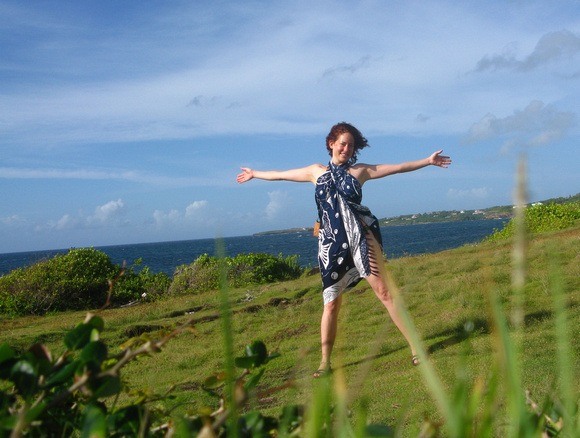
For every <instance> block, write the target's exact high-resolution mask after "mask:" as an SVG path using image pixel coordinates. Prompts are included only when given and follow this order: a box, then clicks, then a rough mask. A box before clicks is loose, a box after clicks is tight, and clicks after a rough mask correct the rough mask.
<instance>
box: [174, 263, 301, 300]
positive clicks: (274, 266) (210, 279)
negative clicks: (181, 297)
mask: <svg viewBox="0 0 580 438" xmlns="http://www.w3.org/2000/svg"><path fill="white" fill-rule="evenodd" d="M222 269H225V271H226V277H227V280H228V284H229V285H230V286H232V287H242V286H246V285H250V284H265V283H273V282H275V281H286V280H292V279H295V278H298V277H299V276H300V275H301V274H302V268H301V267H300V265H299V264H298V256H289V257H283V256H281V255H279V256H277V257H276V256H273V255H270V254H263V253H251V254H239V255H237V256H235V257H225V258H223V259H222V262H221V263H220V259H218V258H217V257H212V256H209V255H208V254H203V255H201V256H199V257H198V258H197V259H196V260H195V261H194V262H193V263H191V264H190V265H182V266H179V267H178V268H177V269H176V270H175V274H174V276H173V282H172V283H171V286H170V288H169V291H170V292H171V293H178V294H181V293H191V292H201V291H205V290H214V289H217V288H218V287H219V280H220V272H221V270H222Z"/></svg>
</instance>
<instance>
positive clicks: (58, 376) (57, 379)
mask: <svg viewBox="0 0 580 438" xmlns="http://www.w3.org/2000/svg"><path fill="white" fill-rule="evenodd" d="M80 365H81V362H80V361H78V360H75V361H74V362H71V363H69V364H66V365H65V366H64V367H62V368H61V369H59V370H58V371H57V372H56V373H54V374H53V375H51V376H50V377H49V378H48V379H47V380H46V385H47V386H53V385H58V384H59V383H63V382H67V381H69V380H70V379H72V377H73V376H74V374H75V371H76V370H77V368H78V367H79V366H80Z"/></svg>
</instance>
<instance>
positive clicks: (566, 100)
mask: <svg viewBox="0 0 580 438" xmlns="http://www.w3.org/2000/svg"><path fill="white" fill-rule="evenodd" d="M0 54H1V56H0V196H1V200H2V202H0V253H4V252H17V251H28V250H40V249H57V248H69V247H82V246H101V245H114V244H125V243H140V242H157V241H171V240H184V239H197V238H206V237H225V236H238V235H247V234H251V233H254V232H259V231H265V230H275V229H284V228H288V227H302V226H310V225H311V224H312V222H313V221H314V219H315V217H316V209H315V206H314V200H313V198H314V195H313V187H312V186H311V185H310V184H297V183H287V182H264V181H252V182H250V183H248V184H244V185H237V184H236V182H235V176H236V174H237V173H238V171H239V168H240V166H249V167H254V168H256V169H263V170H266V169H287V168H293V167H301V166H305V165H308V164H312V163H314V162H321V163H325V162H327V160H328V158H329V157H328V155H327V153H326V150H325V145H324V138H325V137H326V134H327V133H328V130H329V128H330V127H331V126H332V125H333V124H334V123H336V122H339V121H348V122H350V123H353V124H354V125H356V126H357V127H358V128H359V129H360V130H361V131H362V132H363V134H364V135H365V136H366V137H367V138H368V140H369V143H370V145H371V147H370V148H368V149H365V150H364V151H363V152H362V153H361V156H360V159H359V161H360V162H367V163H396V162H401V161H407V160H413V159H418V158H423V157H426V156H428V155H429V154H430V153H431V152H433V151H434V150H437V149H439V148H442V149H444V151H445V153H446V154H448V155H451V157H452V158H453V165H452V166H451V167H450V168H449V169H439V168H427V169H423V170H420V171H417V172H414V173H410V174H403V175H395V176H391V177H388V178H385V179H382V180H378V181H371V182H370V183H367V184H366V185H365V196H364V200H363V203H364V204H365V205H367V206H369V207H370V208H371V210H372V211H373V212H374V213H375V215H377V216H378V217H388V216H395V215H399V214H410V213H423V212H429V211H437V210H453V209H455V210H461V209H476V208H486V207H490V206H494V205H506V204H510V203H511V202H512V192H513V186H514V171H515V168H516V162H517V159H518V157H519V156H520V154H522V153H525V155H526V156H527V159H528V181H529V196H530V199H531V200H541V199H547V198H550V197H557V196H569V195H573V194H576V193H577V192H579V191H580V179H579V177H578V163H579V162H580V153H579V152H578V140H579V139H580V135H579V134H580V132H579V124H578V122H579V119H578V116H579V114H578V112H579V109H580V108H579V105H578V102H580V87H579V84H580V2H578V1H577V0H568V1H566V0H562V1H554V2H549V1H544V0H542V1H533V0H532V1H523V0H522V1H520V0H513V1H487V2H479V1H467V2H456V1H424V0H422V1H361V2H347V1H342V2H341V1H335V2H330V1H321V2H318V1H315V2H312V1H272V0H268V1H243V2H241V1H240V2H235V1H219V0H218V1H216V0H212V1H203V0H196V1H171V2H165V1H147V2H134V1H106V0H99V1H76V2H73V1H26V2H21V1H4V0H0Z"/></svg>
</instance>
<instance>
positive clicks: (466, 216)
mask: <svg viewBox="0 0 580 438" xmlns="http://www.w3.org/2000/svg"><path fill="white" fill-rule="evenodd" d="M578 201H580V193H577V194H576V195H572V196H567V197H558V198H550V199H546V200H544V201H538V202H534V203H531V204H529V205H538V204H565V203H569V202H578ZM513 216H514V207H513V206H511V205H504V206H494V207H488V208H483V209H476V210H440V211H434V212H427V213H413V214H403V215H400V216H393V217H386V218H382V219H379V224H380V225H381V226H382V227H395V226H400V225H416V224H430V223H437V222H459V221H471V220H494V219H511V218H513ZM312 230H313V227H295V228H288V229H283V230H270V231H261V232H258V233H254V234H252V235H253V236H268V235H272V234H291V233H301V232H312Z"/></svg>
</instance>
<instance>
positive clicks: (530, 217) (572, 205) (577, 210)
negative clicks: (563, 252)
mask: <svg viewBox="0 0 580 438" xmlns="http://www.w3.org/2000/svg"><path fill="white" fill-rule="evenodd" d="M578 220H580V202H568V203H561V204H558V203H550V204H534V205H530V206H528V207H526V209H525V224H526V228H527V230H528V231H529V232H531V233H544V232H550V231H558V230H564V229H566V228H570V227H572V226H574V225H575V224H576V223H577V222H578ZM514 231H515V219H512V220H510V221H509V222H508V223H507V224H506V225H505V227H504V228H503V229H501V230H497V231H495V232H494V233H493V234H492V235H491V236H489V237H488V238H487V240H488V241H500V240H504V239H509V238H511V237H513V236H514Z"/></svg>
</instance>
